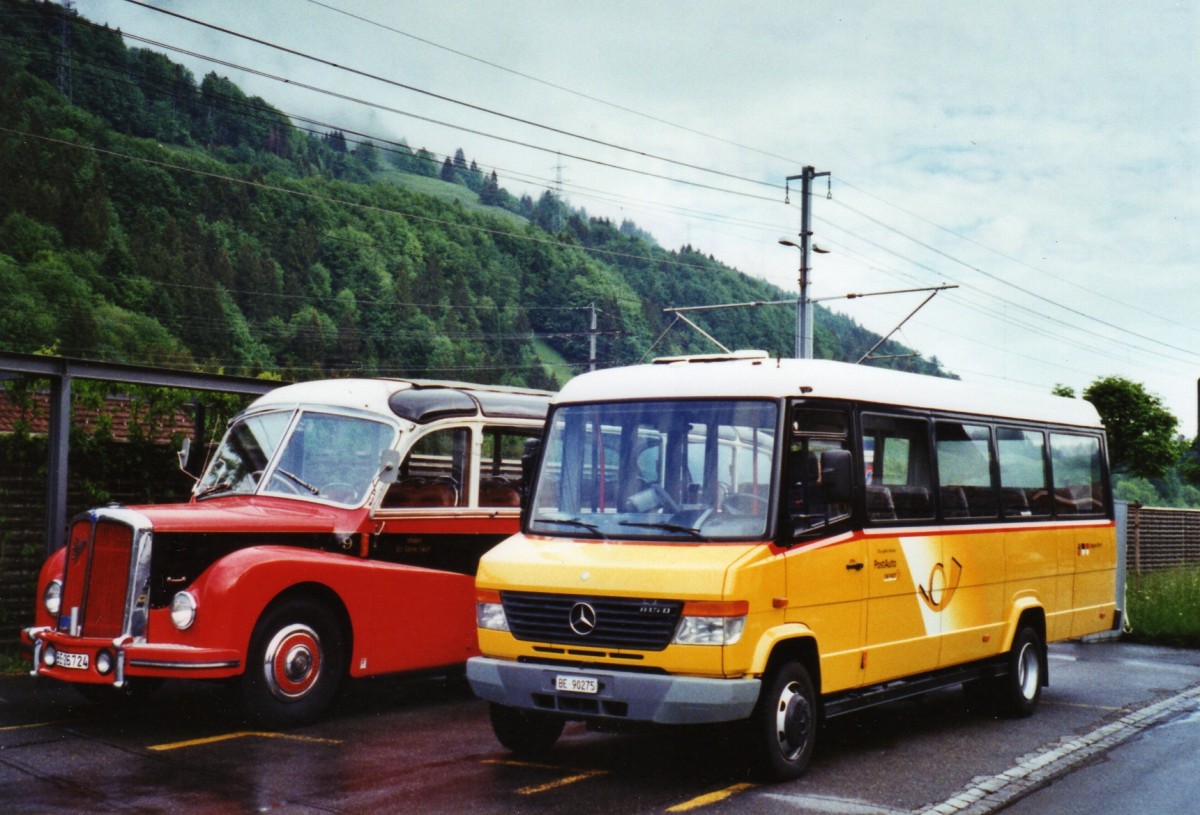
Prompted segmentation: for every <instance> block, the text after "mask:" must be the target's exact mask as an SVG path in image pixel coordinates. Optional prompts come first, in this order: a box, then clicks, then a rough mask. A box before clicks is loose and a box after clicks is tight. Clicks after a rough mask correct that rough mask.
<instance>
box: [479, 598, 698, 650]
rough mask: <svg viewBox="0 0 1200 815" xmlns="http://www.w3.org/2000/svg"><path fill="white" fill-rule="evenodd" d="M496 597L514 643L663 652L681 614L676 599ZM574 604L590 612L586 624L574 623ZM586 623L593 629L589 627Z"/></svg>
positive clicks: (576, 620)
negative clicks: (542, 643)
mask: <svg viewBox="0 0 1200 815" xmlns="http://www.w3.org/2000/svg"><path fill="white" fill-rule="evenodd" d="M500 599H501V601H502V602H503V604H504V614H505V616H506V617H507V618H508V625H509V628H510V629H511V630H512V633H513V636H515V637H516V638H517V639H519V640H525V641H535V642H552V643H562V644H567V645H581V646H590V647H596V648H632V649H637V650H641V651H661V650H663V649H664V648H666V647H667V645H668V644H669V643H670V641H671V637H672V636H674V634H675V626H676V625H677V624H678V622H679V615H680V612H681V611H682V610H683V603H682V602H679V601H674V600H644V599H636V598H626V597H587V596H577V595H569V594H537V593H532V592H513V591H506V592H501V593H500ZM579 606H587V607H588V608H589V609H590V610H591V613H590V615H588V620H587V621H582V622H581V621H580V620H579V619H578V616H579V614H580V613H581V612H582V611H584V610H583V609H581V608H578V607H579ZM573 620H574V622H575V626H574V627H572V621H573ZM589 621H590V625H592V626H594V627H591V628H589Z"/></svg>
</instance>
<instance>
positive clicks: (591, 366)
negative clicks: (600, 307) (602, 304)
mask: <svg viewBox="0 0 1200 815" xmlns="http://www.w3.org/2000/svg"><path fill="white" fill-rule="evenodd" d="M589 308H591V310H592V328H591V330H590V331H589V332H588V370H589V371H594V370H596V304H595V303H591V304H589Z"/></svg>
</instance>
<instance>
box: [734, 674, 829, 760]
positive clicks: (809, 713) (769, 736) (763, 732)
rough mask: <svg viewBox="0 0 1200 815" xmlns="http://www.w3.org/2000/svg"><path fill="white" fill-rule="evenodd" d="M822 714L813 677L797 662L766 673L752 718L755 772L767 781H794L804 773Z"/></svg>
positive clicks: (750, 724)
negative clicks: (819, 709)
mask: <svg viewBox="0 0 1200 815" xmlns="http://www.w3.org/2000/svg"><path fill="white" fill-rule="evenodd" d="M818 724H819V715H818V710H817V695H816V692H815V691H814V690H813V682H812V677H810V676H809V674H808V670H807V669H806V668H805V667H804V666H803V665H801V664H800V663H798V662H784V663H782V664H780V665H779V666H778V668H776V669H774V670H772V671H771V672H770V673H768V674H767V677H766V679H765V680H764V682H763V688H762V695H761V696H760V697H759V700H758V706H757V707H756V708H755V709H754V713H753V714H751V716H750V722H749V727H750V739H751V748H752V749H753V751H754V754H755V755H756V757H757V759H758V760H757V762H756V765H755V767H756V770H758V771H759V772H760V773H761V774H762V775H763V776H765V777H766V778H767V779H768V780H772V781H791V780H794V779H796V778H799V777H800V776H801V775H803V774H804V770H805V769H806V768H807V767H808V762H809V760H810V759H811V758H812V754H813V749H814V747H815V746H816V743H817V727H818Z"/></svg>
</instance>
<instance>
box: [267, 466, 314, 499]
mask: <svg viewBox="0 0 1200 815" xmlns="http://www.w3.org/2000/svg"><path fill="white" fill-rule="evenodd" d="M275 473H276V474H277V475H282V476H284V477H286V478H290V479H291V480H292V481H295V482H296V483H297V484H299V485H300V486H301V487H304V489H306V490H308V491H309V492H311V493H312V494H313V495H320V494H321V491H320V490H319V489H317V488H316V487H314V486H313V485H312V484H309V483H308V482H307V481H305V480H304V479H303V478H301V477H300V476H298V475H296V474H295V473H289V472H288V471H287V470H285V469H283V468H282V467H276V468H275Z"/></svg>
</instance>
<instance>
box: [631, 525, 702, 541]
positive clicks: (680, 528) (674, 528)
mask: <svg viewBox="0 0 1200 815" xmlns="http://www.w3.org/2000/svg"><path fill="white" fill-rule="evenodd" d="M618 526H645V527H648V528H650V529H665V530H666V531H668V532H685V533H687V534H689V535H691V536H692V537H694V538H696V540H708V538H706V537H705V536H704V535H702V534H700V530H699V529H696V528H695V527H694V526H684V525H683V524H673V523H667V522H665V521H662V522H653V523H647V522H643V521H621V522H620V523H619V524H618Z"/></svg>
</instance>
